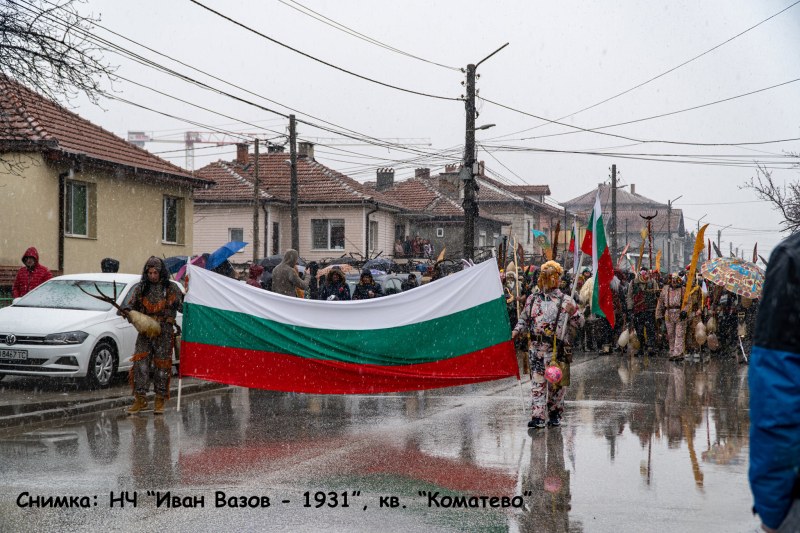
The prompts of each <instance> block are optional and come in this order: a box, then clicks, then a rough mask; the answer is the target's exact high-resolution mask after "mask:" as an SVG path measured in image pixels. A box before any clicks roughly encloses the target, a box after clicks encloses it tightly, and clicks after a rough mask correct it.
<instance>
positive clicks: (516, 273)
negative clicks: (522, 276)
mask: <svg viewBox="0 0 800 533" xmlns="http://www.w3.org/2000/svg"><path fill="white" fill-rule="evenodd" d="M506 276H508V272H506ZM514 279H515V280H516V282H515V283H514V292H515V293H516V294H515V296H516V298H514V302H515V303H516V304H517V319H519V266H518V265H517V236H516V235H515V236H514Z"/></svg>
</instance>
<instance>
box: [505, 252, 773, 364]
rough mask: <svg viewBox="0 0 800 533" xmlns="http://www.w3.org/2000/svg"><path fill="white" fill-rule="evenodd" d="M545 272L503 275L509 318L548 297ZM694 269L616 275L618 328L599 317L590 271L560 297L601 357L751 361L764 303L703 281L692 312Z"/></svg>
mask: <svg viewBox="0 0 800 533" xmlns="http://www.w3.org/2000/svg"><path fill="white" fill-rule="evenodd" d="M540 271H541V269H536V268H529V269H519V270H518V271H517V272H515V271H514V270H513V267H512V266H511V265H509V266H508V268H506V269H505V272H504V273H503V274H502V279H503V284H504V288H505V293H506V296H507V298H506V302H507V305H508V312H509V319H510V323H511V325H512V327H513V326H514V324H516V322H517V318H518V317H517V313H518V312H519V311H518V309H521V308H522V307H524V305H525V302H527V301H528V299H529V298H530V296H531V295H532V294H534V293H536V292H537V291H538V290H540V289H539V288H538V287H537V280H538V278H539V276H540ZM687 275H688V273H687V271H686V270H683V271H679V272H673V273H670V274H664V273H661V272H658V271H654V270H647V269H644V268H642V269H641V270H639V272H638V273H636V274H634V273H631V272H622V271H616V272H615V276H614V279H613V280H612V282H611V289H612V300H613V307H614V327H613V328H612V327H611V322H610V321H609V320H608V319H607V318H606V317H603V316H596V315H594V314H592V312H591V296H592V286H593V281H594V280H593V278H592V277H591V276H592V273H591V271H590V270H589V269H588V268H583V269H582V271H581V272H580V274H578V277H577V280H575V279H574V278H573V276H572V274H571V273H565V274H564V275H563V277H562V278H561V280H560V290H561V291H562V292H563V293H565V294H566V295H568V296H570V297H571V298H572V299H574V300H575V301H576V302H577V303H578V304H579V307H580V309H581V314H582V315H583V318H584V320H583V323H582V325H581V326H580V327H577V328H576V331H575V338H574V340H573V342H574V346H575V348H576V349H579V350H582V351H587V352H592V351H596V352H599V353H600V354H611V353H615V352H616V353H623V352H624V353H630V354H631V355H634V356H645V355H665V356H666V357H668V358H669V359H671V360H673V361H683V360H687V361H694V360H700V359H701V357H702V356H704V355H705V356H708V355H711V354H718V355H736V356H737V357H738V358H739V359H740V362H746V355H745V354H747V353H749V348H750V346H751V345H752V332H753V325H754V321H755V316H756V308H757V303H758V302H757V301H756V300H751V299H749V298H744V297H741V296H738V295H736V294H734V293H732V292H729V291H726V290H725V289H724V288H722V287H720V286H717V285H714V284H706V283H704V281H703V278H702V277H701V276H700V275H699V274H698V275H696V279H695V282H694V283H693V284H692V287H691V288H690V291H689V292H690V294H689V296H688V299H687V302H686V304H685V305H684V304H683V302H684V295H685V293H686V286H687V283H686V277H687Z"/></svg>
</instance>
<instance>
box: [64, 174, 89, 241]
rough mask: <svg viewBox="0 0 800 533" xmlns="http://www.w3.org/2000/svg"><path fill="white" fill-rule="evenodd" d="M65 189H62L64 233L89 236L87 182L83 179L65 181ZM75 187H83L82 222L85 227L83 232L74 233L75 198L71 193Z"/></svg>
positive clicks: (74, 235)
mask: <svg viewBox="0 0 800 533" xmlns="http://www.w3.org/2000/svg"><path fill="white" fill-rule="evenodd" d="M65 188H66V191H64V207H65V209H64V218H65V220H64V234H65V235H69V236H71V237H88V236H89V184H88V183H86V182H83V181H72V180H70V181H67V183H66V187H65ZM75 188H82V189H83V197H84V206H83V223H84V227H85V228H86V231H85V233H75V231H74V229H75V218H76V217H75V208H74V202H71V200H72V199H74V198H75V195H74V193H73V191H74V189H75Z"/></svg>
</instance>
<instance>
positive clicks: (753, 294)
mask: <svg viewBox="0 0 800 533" xmlns="http://www.w3.org/2000/svg"><path fill="white" fill-rule="evenodd" d="M700 274H701V275H702V276H703V277H704V278H705V279H707V280H708V281H710V282H712V283H714V284H716V285H719V286H721V287H724V288H725V289H726V290H729V291H731V292H732V293H735V294H738V295H739V296H744V297H745V298H750V299H751V300H756V299H758V298H761V290H762V287H763V285H764V270H762V269H761V268H760V267H758V266H756V265H754V264H753V263H751V262H750V261H745V260H744V259H739V258H736V257H718V258H716V259H711V260H709V261H706V262H705V263H703V264H702V266H701V267H700Z"/></svg>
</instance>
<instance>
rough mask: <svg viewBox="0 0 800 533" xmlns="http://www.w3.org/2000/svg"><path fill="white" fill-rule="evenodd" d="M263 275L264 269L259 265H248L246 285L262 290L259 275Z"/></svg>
mask: <svg viewBox="0 0 800 533" xmlns="http://www.w3.org/2000/svg"><path fill="white" fill-rule="evenodd" d="M263 273H264V267H263V266H261V265H259V264H253V265H250V269H249V270H248V274H249V276H248V278H247V284H248V285H252V286H253V287H258V288H259V289H263V287H262V286H261V275H262V274H263Z"/></svg>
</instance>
